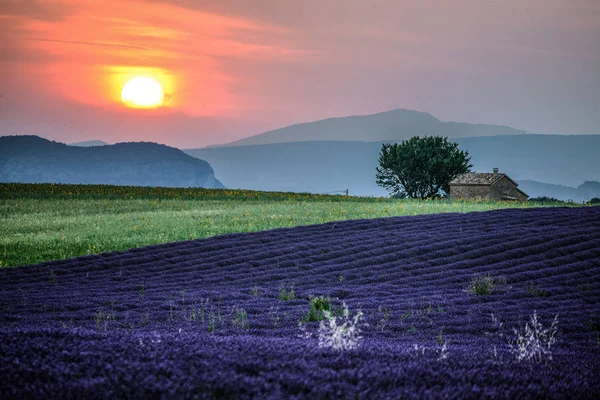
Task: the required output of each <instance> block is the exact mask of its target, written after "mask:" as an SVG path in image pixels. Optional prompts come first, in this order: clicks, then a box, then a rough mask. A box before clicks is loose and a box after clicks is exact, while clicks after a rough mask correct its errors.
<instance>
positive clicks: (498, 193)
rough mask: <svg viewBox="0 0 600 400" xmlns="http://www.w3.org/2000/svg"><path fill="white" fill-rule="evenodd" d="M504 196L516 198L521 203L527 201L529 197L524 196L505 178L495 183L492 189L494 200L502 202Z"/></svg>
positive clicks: (491, 194)
mask: <svg viewBox="0 0 600 400" xmlns="http://www.w3.org/2000/svg"><path fill="white" fill-rule="evenodd" d="M503 196H510V197H515V198H517V199H519V201H527V197H525V196H523V194H522V193H521V192H519V190H518V189H517V187H516V186H515V184H514V183H512V182H511V181H510V180H509V179H507V178H506V177H505V176H504V177H502V179H500V180H498V181H497V182H494V184H493V185H492V186H491V188H490V198H491V199H492V200H502V197H503Z"/></svg>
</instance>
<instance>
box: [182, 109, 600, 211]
mask: <svg viewBox="0 0 600 400" xmlns="http://www.w3.org/2000/svg"><path fill="white" fill-rule="evenodd" d="M417 135H419V136H424V135H442V136H447V137H449V138H450V139H453V140H455V141H456V142H458V144H459V146H460V147H461V148H462V149H465V150H467V151H468V152H469V154H470V155H471V161H472V163H473V164H474V168H473V170H475V171H479V172H484V171H492V168H500V170H501V171H502V172H505V173H507V174H508V175H509V176H510V177H511V178H513V179H515V180H517V181H527V182H528V183H526V184H525V186H524V189H525V187H526V188H527V189H529V190H530V191H531V193H529V192H527V190H525V191H526V192H527V193H528V194H529V195H530V196H531V197H538V196H548V197H555V198H558V199H563V200H568V199H574V200H575V198H577V199H581V200H587V198H586V199H583V197H582V196H580V195H577V189H576V188H577V187H578V186H579V185H582V184H583V183H584V182H585V181H597V180H600V162H598V154H597V152H598V149H600V136H599V135H536V134H529V133H528V132H525V131H522V130H517V129H513V128H510V127H505V126H497V125H484V124H468V123H456V122H441V121H439V120H438V119H436V118H435V117H433V116H431V115H430V114H428V113H422V112H416V111H410V110H392V111H388V112H383V113H378V114H373V115H367V116H352V117H344V118H330V119H325V120H321V121H315V122H310V123H306V124H298V125H292V126H289V127H286V128H282V129H278V130H274V131H269V132H265V133H263V134H260V135H256V136H252V137H250V138H247V139H243V140H239V141H236V142H232V143H229V144H227V145H225V146H221V147H211V148H204V149H188V150H184V151H185V152H186V153H188V154H190V155H192V156H194V157H200V158H202V159H205V160H207V161H208V162H210V163H211V165H213V167H214V168H215V170H216V171H217V172H218V175H219V178H220V179H221V180H222V181H223V183H224V184H225V185H226V186H228V187H231V188H246V189H256V190H284V191H307V192H319V193H325V192H334V191H342V190H345V189H348V190H349V191H350V193H351V194H356V195H373V196H383V195H386V194H387V193H386V192H385V191H384V190H383V189H382V188H381V187H379V186H377V185H376V184H375V168H376V167H377V165H378V161H377V159H378V154H379V151H380V149H381V144H382V143H383V142H400V141H402V140H405V139H408V138H410V137H412V136H417ZM313 138H317V140H312V139H313ZM532 182H533V183H532ZM540 183H545V184H548V185H546V186H544V185H540ZM557 185H563V186H566V187H569V190H567V191H565V190H562V191H561V190H560V186H557Z"/></svg>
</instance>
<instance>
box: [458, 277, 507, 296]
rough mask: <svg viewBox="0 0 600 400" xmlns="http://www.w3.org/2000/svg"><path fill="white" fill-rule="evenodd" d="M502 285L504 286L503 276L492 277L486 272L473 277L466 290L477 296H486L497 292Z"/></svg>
mask: <svg viewBox="0 0 600 400" xmlns="http://www.w3.org/2000/svg"><path fill="white" fill-rule="evenodd" d="M504 286H506V279H505V278H504V277H493V276H491V275H490V274H487V275H484V276H476V277H474V278H473V279H472V280H471V282H470V283H469V286H467V292H468V293H470V294H473V295H478V296H488V295H491V294H494V293H496V292H498V291H499V290H500V288H502V287H504Z"/></svg>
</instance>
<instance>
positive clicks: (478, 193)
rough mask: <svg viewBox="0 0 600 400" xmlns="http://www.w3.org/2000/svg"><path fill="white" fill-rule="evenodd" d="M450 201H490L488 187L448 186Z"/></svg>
mask: <svg viewBox="0 0 600 400" xmlns="http://www.w3.org/2000/svg"><path fill="white" fill-rule="evenodd" d="M450 199H452V200H455V199H478V200H490V187H489V186H485V185H450Z"/></svg>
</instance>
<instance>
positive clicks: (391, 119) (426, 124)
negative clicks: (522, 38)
mask: <svg viewBox="0 0 600 400" xmlns="http://www.w3.org/2000/svg"><path fill="white" fill-rule="evenodd" d="M525 133H528V132H525V131H521V130H518V129H513V128H510V127H507V126H499V125H486V124H468V123H458V122H442V121H440V120H439V119H437V118H435V117H433V116H431V115H430V114H428V113H424V112H418V111H412V110H403V109H396V110H391V111H386V112H382V113H378V114H371V115H355V116H350V117H340V118H328V119H323V120H320V121H315V122H308V123H303V124H297V125H291V126H287V127H285V128H281V129H276V130H273V131H269V132H265V133H262V134H259V135H256V136H251V137H249V138H246V139H241V140H237V141H235V142H231V143H229V144H227V145H226V146H247V145H258V144H272V143H288V142H304V141H321V140H343V141H362V142H381V141H401V140H405V139H410V138H411V137H413V136H423V135H444V136H447V137H449V138H452V139H455V138H461V137H469V136H492V135H518V134H525Z"/></svg>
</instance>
